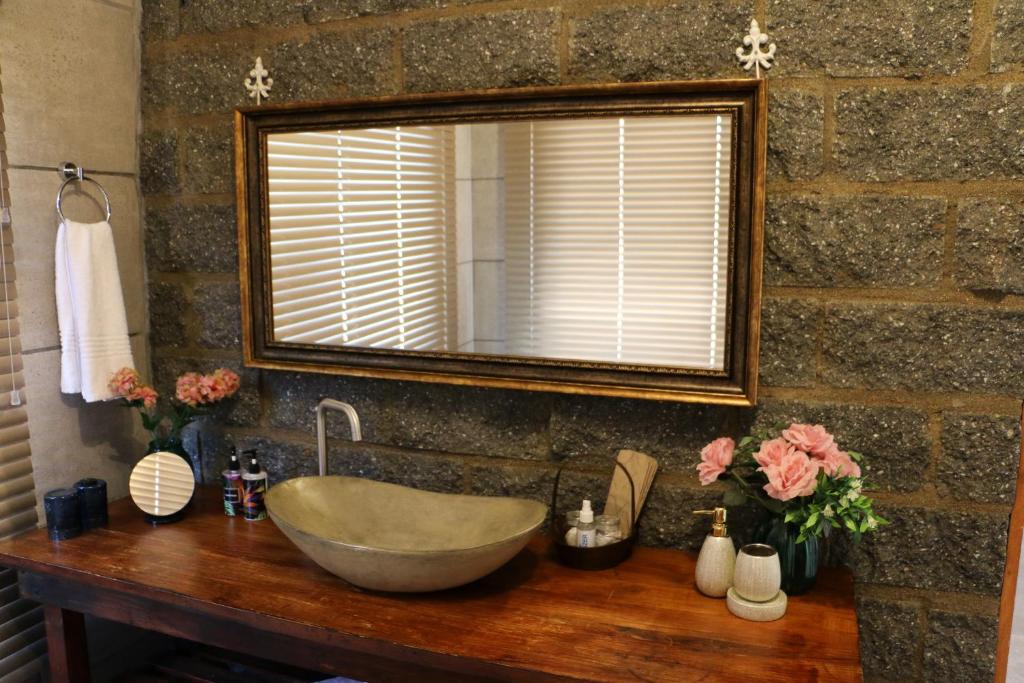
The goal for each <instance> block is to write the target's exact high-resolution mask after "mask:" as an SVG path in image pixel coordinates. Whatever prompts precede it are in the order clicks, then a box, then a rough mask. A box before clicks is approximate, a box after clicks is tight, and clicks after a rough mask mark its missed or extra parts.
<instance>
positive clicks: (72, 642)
mask: <svg viewBox="0 0 1024 683" xmlns="http://www.w3.org/2000/svg"><path fill="white" fill-rule="evenodd" d="M219 495H220V489H219V488H216V487H203V488H201V489H200V490H199V491H198V492H197V495H196V498H195V500H194V501H193V503H192V504H191V506H190V508H189V510H188V514H187V516H186V517H185V519H184V520H183V521H181V522H178V523H175V524H169V525H165V526H159V527H154V526H151V525H150V524H148V523H147V522H146V521H145V520H144V519H143V516H142V513H141V512H139V510H138V509H137V508H135V507H134V506H133V505H132V503H131V502H130V501H129V500H121V501H118V502H115V503H113V504H111V507H110V524H109V526H108V527H107V528H104V529H98V530H94V531H90V532H87V533H85V534H83V535H82V536H79V537H78V538H75V539H71V540H68V541H62V542H59V543H53V542H51V541H49V540H48V539H47V536H46V530H45V529H37V530H34V531H31V532H28V533H26V534H23V535H21V536H18V537H16V538H13V539H9V540H5V541H2V542H0V564H2V565H8V566H12V567H15V568H16V569H18V570H19V575H20V576H19V585H20V587H21V592H22V594H23V595H24V596H25V597H28V598H31V599H33V600H36V601H38V602H41V603H43V605H44V606H45V613H46V628H47V637H48V640H49V646H50V664H51V669H52V672H53V676H54V680H57V681H75V682H78V681H84V680H88V653H87V649H86V643H85V630H84V625H83V616H82V615H83V614H93V615H96V616H99V617H102V618H105V619H111V620H114V621H119V622H124V623H128V624H132V625H135V626H139V627H142V628H145V629H151V630H154V631H159V632H162V633H165V634H168V635H171V636H175V637H179V638H184V639H188V640H193V641H197V642H202V643H206V644H209V645H214V646H217V647H221V648H225V649H228V650H233V651H236V652H240V653H248V654H252V655H254V656H259V657H261V658H264V659H269V660H274V661H279V662H282V663H286V664H291V665H295V666H300V667H303V668H306V669H313V670H317V671H323V672H324V673H328V674H333V675H342V676H347V677H350V678H355V679H359V680H366V681H374V682H376V681H480V680H498V681H531V682H532V681H672V682H673V683H676V682H685V681H739V680H754V681H761V682H768V681H779V682H783V681H785V682H787V683H792V682H797V681H859V680H861V668H860V661H859V653H858V641H857V618H856V615H855V613H854V600H853V579H852V576H851V575H850V573H849V572H848V571H846V570H839V569H824V570H822V573H821V576H820V577H819V581H818V585H817V586H816V587H815V588H814V590H812V591H811V592H810V593H809V594H808V595H802V596H799V597H795V598H792V599H790V602H789V611H788V613H787V614H786V616H785V617H784V618H783V619H782V620H780V621H777V622H772V623H763V624H761V623H752V622H747V621H743V620H741V619H738V618H736V617H734V616H732V615H731V614H730V613H729V611H728V610H727V608H726V606H725V602H724V600H713V599H710V598H706V597H704V596H702V595H701V594H699V593H698V592H697V590H696V588H694V585H693V573H694V565H695V561H696V560H695V558H694V557H693V556H692V555H690V554H688V553H684V552H680V551H674V550H664V549H655V548H637V549H636V551H635V553H634V554H633V556H632V557H631V558H630V559H629V560H627V561H626V562H625V563H623V564H621V565H619V566H618V567H616V568H614V569H610V570H605V571H599V572H586V571H578V570H573V569H568V568H566V567H563V566H561V565H559V564H558V563H556V562H555V561H554V560H553V559H551V557H550V543H549V541H548V540H547V539H545V538H542V537H538V538H536V539H534V540H533V541H532V542H531V543H530V545H529V546H528V547H527V549H526V550H524V551H523V552H522V553H520V554H519V555H518V556H517V557H516V558H515V559H514V560H512V562H510V563H509V564H507V565H506V566H505V567H503V568H501V569H499V570H498V571H497V572H495V573H493V574H491V575H490V576H487V577H485V578H484V579H481V580H480V581H477V582H475V583H473V584H470V585H469V586H464V587H462V588H456V589H452V590H448V591H444V592H440V593H428V594H408V595H403V594H383V593H371V592H366V591H362V590H359V589H357V588H354V587H352V586H350V585H348V584H346V583H345V582H344V581H342V580H341V579H338V578H336V577H335V576H333V575H331V574H329V573H328V572H326V571H324V570H323V569H321V568H320V567H318V566H317V565H316V564H314V563H313V561H312V560H310V559H308V558H307V557H306V556H305V555H303V554H302V552H300V551H299V550H298V548H296V547H295V546H294V545H292V543H291V542H290V541H289V540H288V539H287V538H285V537H284V535H282V534H281V532H280V531H278V529H277V527H276V526H275V525H274V523H273V522H272V521H270V520H266V521H262V522H246V521H244V520H243V519H240V518H230V517H225V516H224V514H223V512H222V506H221V502H220V498H219Z"/></svg>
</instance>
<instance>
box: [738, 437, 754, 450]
mask: <svg viewBox="0 0 1024 683" xmlns="http://www.w3.org/2000/svg"><path fill="white" fill-rule="evenodd" d="M753 441H754V437H752V436H745V437H743V438H742V439H740V448H742V447H743V446H746V445H747V444H748V443H752V442H753Z"/></svg>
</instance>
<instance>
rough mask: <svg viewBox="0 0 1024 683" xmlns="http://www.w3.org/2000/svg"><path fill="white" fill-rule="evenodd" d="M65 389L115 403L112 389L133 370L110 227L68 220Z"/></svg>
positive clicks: (60, 238) (61, 309)
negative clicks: (120, 375)
mask: <svg viewBox="0 0 1024 683" xmlns="http://www.w3.org/2000/svg"><path fill="white" fill-rule="evenodd" d="M54 253H55V256H56V263H55V266H56V283H55V290H56V293H57V324H58V327H59V328H60V349H61V354H60V390H61V391H62V392H63V393H65V394H77V393H79V392H81V394H82V397H83V398H85V400H86V401H88V402H93V401H104V400H107V399H110V398H113V394H112V393H111V391H110V388H109V387H108V386H107V384H108V383H109V382H110V376H111V375H113V374H114V373H115V372H117V371H118V370H120V369H121V368H123V367H134V366H135V362H134V361H133V360H132V350H131V346H130V344H129V342H128V321H127V318H126V317H125V313H124V294H123V293H122V292H121V278H120V276H119V275H118V271H117V253H116V252H115V251H114V233H113V231H112V230H111V229H110V224H109V223H107V222H106V221H103V222H102V223H75V222H74V221H65V222H64V223H61V224H60V226H59V227H58V228H57V247H56V249H55V251H54Z"/></svg>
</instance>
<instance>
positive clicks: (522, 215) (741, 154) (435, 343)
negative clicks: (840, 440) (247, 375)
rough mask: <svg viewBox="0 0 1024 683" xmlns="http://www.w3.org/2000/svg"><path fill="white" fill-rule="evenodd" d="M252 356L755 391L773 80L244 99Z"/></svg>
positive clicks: (638, 393) (337, 366)
mask: <svg viewBox="0 0 1024 683" xmlns="http://www.w3.org/2000/svg"><path fill="white" fill-rule="evenodd" d="M235 123H236V161H237V181H238V210H239V242H240V244H239V246H240V264H239V272H240V275H241V288H242V302H243V318H244V321H243V322H244V344H245V361H246V364H248V365H251V366H256V367H263V368H274V369H290V370H304V371H314V372H326V373H336V374H351V375H362V376H371V377H386V378H397V379H404V380H423V381H436V382H447V383H456V384H471V385H479V386H497V387H510V388H519V389H536V390H544V391H561V392H571V393H590V394H599V395H610V396H628V397H640V398H657V399H672V400H681V401H701V402H710V403H728V404H737V405H750V404H753V402H754V401H755V396H756V386H757V356H758V328H759V312H760V287H761V261H762V222H763V213H764V165H765V147H766V105H765V84H764V82H763V81H762V80H758V79H749V80H729V81H693V82H681V83H655V84H622V85H608V86H580V87H577V86H573V87H558V88H540V89H533V88H532V89H520V90H502V91H485V92H469V93H458V94H446V95H414V96H403V97H392V98H381V99H366V100H349V101H341V102H331V103H317V104H312V105H309V104H302V105H277V106H264V107H259V108H251V109H244V110H239V111H238V112H236V118H235Z"/></svg>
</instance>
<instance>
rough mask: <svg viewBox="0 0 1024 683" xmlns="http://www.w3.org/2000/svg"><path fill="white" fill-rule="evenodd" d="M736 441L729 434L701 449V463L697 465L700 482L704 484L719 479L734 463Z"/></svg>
mask: <svg viewBox="0 0 1024 683" xmlns="http://www.w3.org/2000/svg"><path fill="white" fill-rule="evenodd" d="M735 449H736V442H735V441H733V440H732V439H730V438H729V437H727V436H723V437H721V438H719V439H715V440H714V441H712V442H711V443H709V444H708V445H707V446H705V447H704V448H702V449H701V451H700V460H701V463H700V464H699V465H697V473H698V475H699V478H700V483H701V484H703V485H704V486H707V485H708V484H711V483H713V482H715V481H717V480H718V477H719V476H720V475H721V474H722V473H723V472H725V468H726V467H728V466H729V465H731V464H732V454H733V451H734V450H735Z"/></svg>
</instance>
